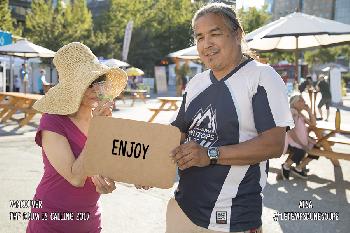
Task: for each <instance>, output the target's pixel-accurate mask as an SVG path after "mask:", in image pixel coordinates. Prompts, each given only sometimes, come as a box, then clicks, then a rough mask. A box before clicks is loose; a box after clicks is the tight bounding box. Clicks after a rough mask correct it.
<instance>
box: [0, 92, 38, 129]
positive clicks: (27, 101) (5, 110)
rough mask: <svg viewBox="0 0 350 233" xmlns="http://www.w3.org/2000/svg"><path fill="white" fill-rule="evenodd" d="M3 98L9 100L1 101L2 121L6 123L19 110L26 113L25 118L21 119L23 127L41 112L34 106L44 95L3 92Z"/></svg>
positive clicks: (20, 122)
mask: <svg viewBox="0 0 350 233" xmlns="http://www.w3.org/2000/svg"><path fill="white" fill-rule="evenodd" d="M0 96H2V98H1V100H5V99H7V101H2V102H1V105H0V106H1V108H2V110H1V112H0V118H2V119H1V123H5V122H6V121H7V120H9V119H13V118H12V116H13V115H14V114H15V113H16V112H17V111H19V112H22V113H24V115H25V116H24V118H23V119H21V120H20V121H19V126H20V127H22V126H24V125H26V124H28V123H29V121H31V120H32V119H33V117H34V116H35V114H37V113H40V112H38V111H36V110H35V109H33V108H32V106H33V104H34V102H35V101H37V100H38V99H40V98H41V97H42V95H36V94H23V93H18V92H2V93H0Z"/></svg>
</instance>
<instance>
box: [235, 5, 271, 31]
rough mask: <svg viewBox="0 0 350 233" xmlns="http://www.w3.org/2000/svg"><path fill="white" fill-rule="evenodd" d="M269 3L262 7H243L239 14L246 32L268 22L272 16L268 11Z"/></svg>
mask: <svg viewBox="0 0 350 233" xmlns="http://www.w3.org/2000/svg"><path fill="white" fill-rule="evenodd" d="M266 9H267V5H265V6H264V7H262V8H261V9H257V8H255V7H249V8H248V9H247V10H245V9H243V8H241V9H239V10H238V12H237V14H238V17H239V18H240V20H241V23H242V26H243V29H244V32H245V33H249V32H252V31H254V30H255V29H257V28H259V27H261V26H263V25H265V24H267V23H268V22H269V20H270V19H271V16H270V15H269V13H267V11H266Z"/></svg>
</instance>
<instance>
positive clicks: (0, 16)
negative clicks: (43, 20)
mask: <svg viewBox="0 0 350 233" xmlns="http://www.w3.org/2000/svg"><path fill="white" fill-rule="evenodd" d="M0 22H1V27H0V30H2V31H8V32H11V33H12V34H15V35H19V36H20V35H21V34H22V27H21V25H16V24H17V22H16V21H15V20H14V19H12V18H11V11H10V8H9V1H8V0H1V1H0ZM14 25H16V28H15V27H14Z"/></svg>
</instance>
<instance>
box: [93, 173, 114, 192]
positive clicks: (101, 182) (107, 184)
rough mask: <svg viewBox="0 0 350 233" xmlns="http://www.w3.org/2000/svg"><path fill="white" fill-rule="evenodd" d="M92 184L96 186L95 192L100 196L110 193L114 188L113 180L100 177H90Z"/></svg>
mask: <svg viewBox="0 0 350 233" xmlns="http://www.w3.org/2000/svg"><path fill="white" fill-rule="evenodd" d="M91 180H92V183H94V185H95V186H96V192H98V193H101V194H108V193H112V192H113V191H114V190H115V189H116V187H115V182H114V180H112V179H110V178H108V177H103V176H100V175H97V176H93V177H91Z"/></svg>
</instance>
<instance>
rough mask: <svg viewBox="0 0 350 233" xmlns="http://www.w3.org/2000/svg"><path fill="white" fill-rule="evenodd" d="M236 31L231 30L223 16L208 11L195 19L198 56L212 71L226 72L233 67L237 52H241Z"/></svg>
mask: <svg viewBox="0 0 350 233" xmlns="http://www.w3.org/2000/svg"><path fill="white" fill-rule="evenodd" d="M237 32H238V31H236V32H232V30H231V29H230V28H228V26H227V25H226V24H225V21H224V19H223V17H222V16H219V15H216V14H212V13H210V14H207V15H204V16H202V17H200V18H198V19H197V20H196V22H195V24H194V33H195V39H196V42H197V50H198V53H199V57H200V59H201V60H202V61H203V63H204V64H205V65H206V67H208V68H210V69H212V70H213V71H214V73H215V72H227V73H228V72H230V71H231V69H232V68H233V67H232V66H233V65H234V61H235V58H236V57H237V53H241V52H240V50H239V49H238V48H239V46H240V37H239V36H238V33H237Z"/></svg>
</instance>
